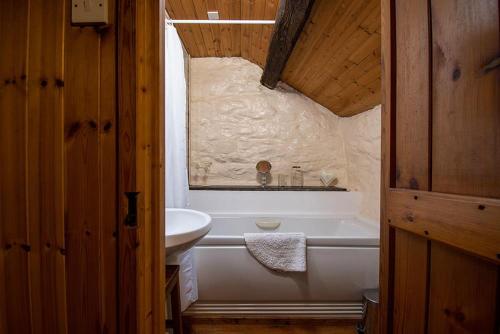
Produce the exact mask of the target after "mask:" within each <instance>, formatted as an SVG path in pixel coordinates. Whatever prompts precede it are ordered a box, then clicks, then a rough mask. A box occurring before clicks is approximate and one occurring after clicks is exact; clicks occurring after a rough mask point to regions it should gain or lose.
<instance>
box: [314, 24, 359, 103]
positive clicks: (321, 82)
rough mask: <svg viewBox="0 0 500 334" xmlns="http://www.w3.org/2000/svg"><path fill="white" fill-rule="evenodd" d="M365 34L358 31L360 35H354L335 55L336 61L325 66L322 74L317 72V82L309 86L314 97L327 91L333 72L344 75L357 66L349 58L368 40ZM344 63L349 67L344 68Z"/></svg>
mask: <svg viewBox="0 0 500 334" xmlns="http://www.w3.org/2000/svg"><path fill="white" fill-rule="evenodd" d="M365 34H366V32H364V31H363V30H361V29H360V30H358V33H357V34H354V35H353V37H352V39H349V40H348V41H347V42H346V43H345V44H344V46H343V47H342V48H340V49H339V52H338V53H336V54H335V56H334V58H335V59H334V61H333V62H331V63H326V64H324V68H323V71H322V72H319V71H318V72H316V73H318V74H316V75H315V76H314V78H315V81H314V82H311V83H310V85H309V86H308V89H309V90H311V92H312V94H313V95H314V94H320V93H321V92H322V91H324V90H325V86H326V85H328V82H329V81H330V78H331V73H332V72H334V71H336V70H338V71H341V72H340V73H342V72H345V71H346V70H348V69H349V68H350V67H352V66H355V65H356V63H354V62H353V61H350V60H349V59H348V58H349V55H351V54H352V53H353V52H354V51H356V50H355V48H356V47H358V46H360V45H361V44H362V43H363V42H364V41H366V40H367V36H366V35H365ZM343 62H346V63H347V64H348V65H344V66H342V63H343ZM340 73H338V74H340ZM338 74H337V75H336V76H335V77H338V76H339V75H338ZM311 75H312V74H311Z"/></svg>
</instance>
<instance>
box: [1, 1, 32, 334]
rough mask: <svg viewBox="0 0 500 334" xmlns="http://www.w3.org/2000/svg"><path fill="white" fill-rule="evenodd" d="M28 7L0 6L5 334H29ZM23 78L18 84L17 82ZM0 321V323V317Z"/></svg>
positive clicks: (19, 4) (15, 3) (9, 3)
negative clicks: (27, 178) (6, 333)
mask: <svg viewBox="0 0 500 334" xmlns="http://www.w3.org/2000/svg"><path fill="white" fill-rule="evenodd" d="M28 15H29V2H28V1H27V0H24V1H1V2H0V40H2V45H8V46H9V47H2V51H1V52H0V76H1V85H2V86H1V88H0V143H1V145H0V156H1V157H2V163H1V167H0V170H1V173H0V174H1V175H0V196H1V201H0V224H1V226H0V229H1V242H2V244H1V250H0V252H2V255H1V260H0V264H1V265H2V269H0V272H1V273H2V279H1V280H0V284H1V285H2V288H1V290H0V292H2V294H1V300H2V303H4V307H3V309H2V311H3V312H2V313H3V314H4V315H5V320H4V321H6V322H7V323H6V324H4V325H2V326H1V327H3V328H5V329H6V332H8V333H16V332H17V333H26V332H30V331H31V328H32V323H31V319H30V308H31V305H30V295H29V289H30V286H29V266H28V262H29V257H30V254H29V251H30V246H29V243H30V238H29V232H28V215H27V211H28V202H27V194H28V186H29V184H28V183H27V180H26V172H27V168H28V165H29V161H28V158H27V156H26V154H27V152H26V150H27V140H28V129H27V124H26V117H27V107H28V103H27V102H28V101H27V100H28V83H27V75H28V66H27V60H28V42H27V41H28V17H29V16H28ZM22 78H23V79H22ZM0 319H1V318H0Z"/></svg>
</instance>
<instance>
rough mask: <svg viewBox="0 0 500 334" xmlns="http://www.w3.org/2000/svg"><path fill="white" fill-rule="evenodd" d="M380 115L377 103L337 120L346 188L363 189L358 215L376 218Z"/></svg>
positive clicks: (379, 171)
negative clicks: (341, 139)
mask: <svg viewBox="0 0 500 334" xmlns="http://www.w3.org/2000/svg"><path fill="white" fill-rule="evenodd" d="M380 117H381V110H380V106H376V107H375V108H373V109H371V110H368V111H365V112H363V113H361V114H358V115H355V116H352V117H345V118H341V120H340V129H341V130H342V137H343V139H344V143H345V144H344V147H345V153H346V157H347V174H348V178H349V186H348V188H349V189H350V190H352V191H360V192H362V193H363V199H362V202H361V215H363V216H365V217H367V218H370V219H374V220H377V221H378V219H379V217H380V173H381V170H380V168H381V161H380V156H381V147H380V140H381V138H380V136H381V131H382V129H381V119H380Z"/></svg>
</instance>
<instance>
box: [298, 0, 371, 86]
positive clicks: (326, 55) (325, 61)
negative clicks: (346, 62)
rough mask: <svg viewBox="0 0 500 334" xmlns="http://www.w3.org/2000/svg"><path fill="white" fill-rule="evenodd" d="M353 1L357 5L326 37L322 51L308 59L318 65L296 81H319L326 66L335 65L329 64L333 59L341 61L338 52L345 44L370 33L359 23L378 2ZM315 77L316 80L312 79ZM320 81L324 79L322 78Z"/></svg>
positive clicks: (310, 62) (342, 49) (309, 62)
mask: <svg viewBox="0 0 500 334" xmlns="http://www.w3.org/2000/svg"><path fill="white" fill-rule="evenodd" d="M353 3H355V4H356V6H353V7H351V9H352V11H350V12H349V13H346V15H344V16H343V17H342V18H341V19H340V20H339V21H338V24H337V25H336V26H335V29H334V31H332V32H331V34H330V35H329V36H328V38H326V39H325V42H324V44H323V45H322V48H321V51H320V52H317V53H316V54H314V55H312V56H311V57H310V59H309V60H308V61H307V63H308V64H315V65H316V67H315V68H314V69H311V70H309V71H304V72H303V75H302V76H301V78H300V79H298V80H296V81H298V82H309V81H311V82H313V83H317V82H318V78H321V77H322V76H323V74H324V68H331V67H333V65H332V64H329V63H330V62H331V61H339V59H338V58H339V57H338V52H342V51H344V49H345V45H346V44H348V43H349V41H352V39H353V38H357V37H358V36H359V34H362V35H365V36H366V35H368V33H367V32H366V31H364V30H362V29H359V25H360V23H361V22H363V20H364V19H365V18H366V17H367V16H368V15H369V13H370V12H371V11H373V7H374V6H375V7H376V6H377V4H378V2H377V1H375V0H371V1H370V3H369V5H367V4H366V2H365V1H361V0H358V1H357V2H354V1H353ZM378 5H379V4H378ZM351 44H352V43H351ZM332 51H333V53H332ZM313 79H314V81H312V80H313ZM319 81H322V80H321V79H320V80H319Z"/></svg>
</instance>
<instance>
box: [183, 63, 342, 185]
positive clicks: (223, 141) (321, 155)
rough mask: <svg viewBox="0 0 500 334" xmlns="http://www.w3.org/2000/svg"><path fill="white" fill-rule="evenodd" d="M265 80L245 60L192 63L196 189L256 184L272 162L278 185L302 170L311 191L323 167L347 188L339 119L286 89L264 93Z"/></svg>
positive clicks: (193, 155) (256, 68)
mask: <svg viewBox="0 0 500 334" xmlns="http://www.w3.org/2000/svg"><path fill="white" fill-rule="evenodd" d="M261 74H262V70H261V69H260V68H259V67H258V66H257V65H255V64H253V63H251V62H248V61H246V60H244V59H242V58H192V59H191V87H190V92H191V100H190V134H191V135H190V136H191V137H190V151H191V159H190V165H191V170H190V175H191V184H198V185H199V184H211V185H257V182H256V172H255V165H256V163H257V162H258V161H259V160H269V161H270V162H271V164H272V166H273V168H272V173H273V175H274V180H273V182H272V184H276V183H277V176H276V175H277V174H278V173H286V174H290V170H291V167H292V166H293V165H300V166H301V168H302V169H303V170H304V171H305V175H304V184H306V185H320V184H321V183H320V180H319V172H320V171H321V170H322V169H323V170H326V171H329V172H331V173H333V174H335V175H336V176H337V177H338V179H339V185H342V186H347V172H346V166H347V159H346V155H345V152H344V147H343V141H342V136H341V131H340V129H339V125H340V120H339V118H338V117H336V116H335V115H334V114H332V113H331V112H330V111H329V110H327V109H326V108H324V107H322V106H320V105H319V104H317V103H315V102H313V101H312V100H310V99H308V98H307V97H305V96H303V95H301V94H298V93H297V92H296V91H294V90H293V89H291V88H289V87H287V86H284V85H283V86H281V87H279V88H277V89H275V90H270V89H268V88H265V87H263V86H262V85H261V84H260V82H259V80H260V77H261ZM207 166H209V167H207ZM203 167H207V168H209V170H208V173H207V174H206V175H205V170H204V169H203Z"/></svg>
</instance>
